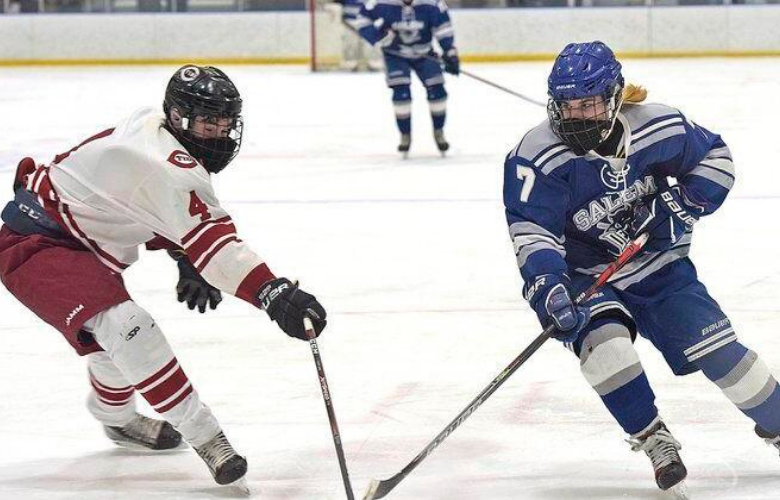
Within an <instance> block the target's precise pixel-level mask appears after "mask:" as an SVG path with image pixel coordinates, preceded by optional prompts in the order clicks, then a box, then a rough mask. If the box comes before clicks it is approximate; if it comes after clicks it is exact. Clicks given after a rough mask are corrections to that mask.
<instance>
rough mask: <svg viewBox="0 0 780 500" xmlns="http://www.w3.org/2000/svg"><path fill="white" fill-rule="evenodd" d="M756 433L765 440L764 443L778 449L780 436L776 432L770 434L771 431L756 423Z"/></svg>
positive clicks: (779, 448) (779, 447)
mask: <svg viewBox="0 0 780 500" xmlns="http://www.w3.org/2000/svg"><path fill="white" fill-rule="evenodd" d="M756 434H757V435H758V437H760V438H761V439H763V440H764V441H766V444H771V445H772V446H774V447H775V448H777V449H778V450H780V436H778V435H777V434H772V433H771V432H769V431H767V430H764V429H762V428H761V427H759V426H758V425H756Z"/></svg>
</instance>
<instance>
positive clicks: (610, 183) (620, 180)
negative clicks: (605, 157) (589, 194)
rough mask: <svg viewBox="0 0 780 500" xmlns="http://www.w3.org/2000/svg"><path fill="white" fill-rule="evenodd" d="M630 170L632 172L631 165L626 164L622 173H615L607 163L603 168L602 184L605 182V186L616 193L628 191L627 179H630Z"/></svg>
mask: <svg viewBox="0 0 780 500" xmlns="http://www.w3.org/2000/svg"><path fill="white" fill-rule="evenodd" d="M629 170H631V165H629V164H626V166H625V167H624V168H623V170H622V171H620V172H615V170H613V169H612V166H610V164H609V163H605V164H604V166H603V167H601V182H603V183H604V185H605V186H607V187H608V188H610V189H613V190H615V191H620V190H623V189H626V188H627V187H628V186H627V184H626V182H627V180H626V179H627V177H628V171H629Z"/></svg>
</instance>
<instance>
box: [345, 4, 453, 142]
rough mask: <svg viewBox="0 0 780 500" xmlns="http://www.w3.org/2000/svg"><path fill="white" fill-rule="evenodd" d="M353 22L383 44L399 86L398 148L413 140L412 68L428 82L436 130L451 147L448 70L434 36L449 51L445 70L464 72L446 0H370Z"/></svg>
mask: <svg viewBox="0 0 780 500" xmlns="http://www.w3.org/2000/svg"><path fill="white" fill-rule="evenodd" d="M353 26H354V27H355V28H357V30H358V32H359V33H360V35H361V36H362V37H363V38H365V39H366V40H367V41H368V42H369V43H371V44H375V45H379V46H380V47H382V52H383V54H384V58H385V72H386V77H387V86H388V87H390V88H391V89H392V91H393V107H394V108H395V119H396V123H397V125H398V130H399V131H400V132H401V142H400V144H399V145H398V151H400V152H402V153H404V154H406V153H407V152H408V151H409V148H410V147H411V143H412V92H411V87H410V86H411V84H412V78H411V72H412V70H414V72H415V73H417V76H418V77H419V78H420V81H422V83H423V85H425V89H426V91H427V94H428V105H429V108H430V111H431V118H432V120H433V136H434V140H435V141H436V146H437V147H438V149H439V151H441V152H442V154H444V152H445V151H447V150H448V149H449V147H450V145H449V144H448V143H447V140H446V139H445V138H444V122H445V120H446V117H447V91H446V90H445V89H444V75H443V74H442V69H441V66H440V65H439V62H438V60H437V58H436V57H435V53H434V51H433V48H432V45H431V42H432V40H433V38H436V40H437V41H438V43H439V46H440V47H441V49H442V51H443V54H442V61H443V62H444V70H445V71H446V72H448V73H451V74H453V75H457V74H458V73H459V72H460V60H459V59H458V51H457V49H456V48H455V38H454V37H455V31H454V30H453V28H452V24H451V23H450V15H449V12H448V10H447V4H446V3H445V2H444V0H368V1H367V2H366V3H365V4H364V5H363V7H362V8H361V11H360V14H359V16H358V19H357V20H355V21H354V23H353Z"/></svg>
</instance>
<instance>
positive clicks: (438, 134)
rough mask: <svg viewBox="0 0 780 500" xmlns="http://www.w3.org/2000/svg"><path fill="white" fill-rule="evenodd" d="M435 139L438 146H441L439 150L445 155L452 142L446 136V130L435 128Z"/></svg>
mask: <svg viewBox="0 0 780 500" xmlns="http://www.w3.org/2000/svg"><path fill="white" fill-rule="evenodd" d="M433 140H435V141H436V147H437V148H439V152H440V153H441V155H442V156H444V155H445V153H446V152H447V150H448V149H450V143H449V142H447V139H445V138H444V130H441V129H440V130H434V131H433Z"/></svg>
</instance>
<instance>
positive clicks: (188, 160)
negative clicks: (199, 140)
mask: <svg viewBox="0 0 780 500" xmlns="http://www.w3.org/2000/svg"><path fill="white" fill-rule="evenodd" d="M168 162H170V163H173V164H174V165H176V166H177V167H179V168H195V167H197V166H198V162H197V161H195V158H193V157H192V156H190V155H189V154H188V153H185V152H184V151H178V150H176V151H174V152H173V153H171V156H169V157H168Z"/></svg>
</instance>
